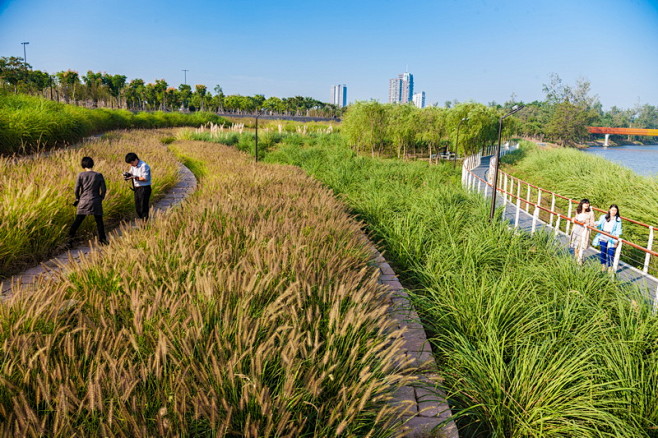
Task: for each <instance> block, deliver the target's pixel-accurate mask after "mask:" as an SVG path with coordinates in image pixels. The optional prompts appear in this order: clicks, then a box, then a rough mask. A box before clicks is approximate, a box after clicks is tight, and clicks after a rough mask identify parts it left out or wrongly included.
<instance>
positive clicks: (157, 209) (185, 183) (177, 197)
mask: <svg viewBox="0 0 658 438" xmlns="http://www.w3.org/2000/svg"><path fill="white" fill-rule="evenodd" d="M178 166H179V167H178V174H179V176H180V178H179V180H178V183H177V184H176V185H175V186H174V187H173V188H172V189H171V190H169V191H168V192H167V193H166V194H165V195H164V197H163V198H162V199H160V200H159V201H158V202H156V203H155V204H153V205H152V206H151V212H152V214H151V216H152V217H155V216H157V215H160V214H162V212H163V211H165V210H168V209H169V208H171V207H174V206H175V205H178V204H180V203H181V202H183V200H184V199H185V198H186V197H187V196H189V195H190V194H191V193H192V192H194V191H195V190H196V186H197V181H196V177H195V176H194V174H193V173H192V171H191V170H190V169H188V168H187V167H186V166H184V165H183V164H181V163H178ZM125 226H126V225H123V226H121V227H119V228H116V229H114V230H112V231H110V232H109V233H107V234H108V237H109V238H110V239H111V238H112V236H120V235H121V229H122V228H124V227H125ZM127 226H128V227H137V226H138V224H137V221H136V220H133V221H132V222H130V223H129V224H127ZM92 248H95V249H96V250H99V249H100V248H99V247H98V245H97V244H92V243H91V241H88V242H87V243H83V244H81V245H78V246H76V247H75V248H73V249H71V250H68V251H64V252H62V253H61V254H59V255H57V256H56V257H53V258H51V259H50V260H48V261H45V262H42V263H40V264H38V265H37V266H34V267H32V268H29V269H27V270H25V271H23V272H21V273H20V274H16V275H14V276H12V277H9V278H8V279H6V280H3V281H2V282H1V283H0V300H5V299H7V298H9V297H10V296H11V289H12V287H13V286H15V285H18V284H20V285H21V286H26V285H29V284H32V283H34V282H35V280H36V278H37V277H39V276H42V275H48V276H52V275H54V274H55V273H57V272H59V271H61V270H62V269H63V268H64V266H65V265H66V264H67V263H69V262H71V261H77V260H80V258H81V257H83V256H85V255H87V254H89V253H90V252H91V251H92Z"/></svg>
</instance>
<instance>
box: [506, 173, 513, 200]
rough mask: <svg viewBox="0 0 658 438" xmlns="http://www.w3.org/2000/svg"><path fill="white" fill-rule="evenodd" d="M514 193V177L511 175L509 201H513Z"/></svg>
mask: <svg viewBox="0 0 658 438" xmlns="http://www.w3.org/2000/svg"><path fill="white" fill-rule="evenodd" d="M512 193H514V178H513V177H511V176H510V178H509V195H507V199H508V200H509V202H512Z"/></svg>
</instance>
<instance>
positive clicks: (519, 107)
mask: <svg viewBox="0 0 658 438" xmlns="http://www.w3.org/2000/svg"><path fill="white" fill-rule="evenodd" d="M522 109H523V105H514V106H513V107H512V109H511V110H510V111H509V112H508V113H507V114H505V115H504V116H502V117H501V118H500V119H499V120H498V147H497V148H496V166H495V169H494V180H493V187H492V189H491V210H490V211H489V219H491V220H493V218H494V214H495V213H496V192H497V191H498V190H496V189H497V187H498V167H500V141H501V137H502V135H503V120H505V119H506V118H508V117H509V116H511V115H512V114H514V113H516V112H518V111H521V110H522Z"/></svg>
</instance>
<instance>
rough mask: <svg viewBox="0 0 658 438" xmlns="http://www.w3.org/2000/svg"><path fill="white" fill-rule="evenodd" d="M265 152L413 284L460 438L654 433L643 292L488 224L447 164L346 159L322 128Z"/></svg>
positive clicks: (477, 199) (537, 239) (652, 362)
mask: <svg viewBox="0 0 658 438" xmlns="http://www.w3.org/2000/svg"><path fill="white" fill-rule="evenodd" d="M331 143H333V145H332V144H331ZM268 160H270V161H276V162H282V163H288V164H295V165H298V166H301V167H302V168H303V169H305V170H306V171H308V172H309V173H310V174H312V175H314V176H315V177H317V178H318V179H319V180H321V181H323V182H324V183H325V184H327V185H328V186H329V187H331V188H332V189H333V190H334V191H335V192H336V193H337V194H338V195H339V196H340V197H342V198H343V199H345V200H346V202H347V204H348V205H349V206H350V207H351V208H352V210H353V211H354V212H355V213H356V214H357V215H358V217H360V218H361V219H362V220H363V221H364V222H365V223H366V224H367V227H368V229H369V231H370V233H371V234H372V236H373V238H375V239H378V240H379V241H380V242H381V244H382V246H383V247H384V248H385V250H386V254H387V259H388V260H389V261H391V262H392V263H393V264H394V265H395V267H396V272H397V273H398V275H399V276H400V277H401V278H402V281H403V283H404V284H405V285H407V286H408V287H410V288H413V293H412V294H411V295H412V298H413V301H414V304H415V306H416V309H417V310H418V312H419V314H420V315H421V319H422V322H423V325H424V326H425V328H426V331H427V332H428V336H429V337H430V342H431V343H432V349H433V351H434V353H435V356H436V359H437V361H438V363H439V369H440V373H441V375H442V377H444V378H445V385H446V386H445V389H446V391H447V393H448V396H449V401H450V405H451V408H452V410H453V413H456V416H457V418H458V420H457V423H458V426H459V427H460V436H462V437H477V438H479V437H501V438H502V437H629V438H630V437H634V438H637V437H653V438H655V437H657V436H658V397H657V395H656V394H657V393H656V388H658V315H657V314H656V312H655V311H654V309H653V305H652V303H651V301H650V299H649V297H648V296H647V295H646V294H647V291H639V290H636V289H634V288H633V287H632V286H629V285H627V284H622V283H620V282H617V281H616V280H615V279H614V278H611V277H609V276H608V275H606V274H604V273H601V272H600V270H599V269H600V268H599V266H598V264H597V263H591V264H590V263H586V264H585V265H584V266H578V265H577V264H576V263H574V261H573V258H572V257H571V256H569V254H568V253H567V252H566V251H565V250H564V249H562V248H561V247H559V246H558V244H557V243H556V242H555V240H554V239H553V237H552V236H549V235H547V234H544V233H541V232H539V233H535V234H534V235H528V234H525V233H516V232H515V231H514V230H511V229H509V228H508V226H507V224H505V223H504V222H502V221H493V222H492V221H489V219H488V211H489V209H488V204H487V202H486V201H485V200H484V199H482V197H481V196H480V195H479V194H472V193H468V192H466V191H465V190H464V189H463V188H462V187H461V183H460V180H459V170H453V168H452V165H451V164H446V165H438V166H429V165H428V164H427V163H420V162H402V161H398V160H381V159H373V158H369V157H363V156H358V155H356V154H355V153H353V152H352V151H351V150H350V149H349V148H348V147H347V146H346V145H345V142H344V140H342V139H341V138H340V137H335V136H334V137H332V139H328V140H326V141H325V142H324V144H323V146H306V147H298V146H296V145H289V146H282V147H281V148H279V149H278V150H277V151H275V152H273V153H271V154H270V155H269V156H268ZM609 177H610V178H612V175H610V176H609ZM620 184H622V183H621V182H620Z"/></svg>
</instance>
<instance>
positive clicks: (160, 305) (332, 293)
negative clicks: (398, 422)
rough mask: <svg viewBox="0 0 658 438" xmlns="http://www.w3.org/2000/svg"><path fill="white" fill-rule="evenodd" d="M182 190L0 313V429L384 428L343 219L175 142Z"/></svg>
mask: <svg viewBox="0 0 658 438" xmlns="http://www.w3.org/2000/svg"><path fill="white" fill-rule="evenodd" d="M172 146H173V147H175V148H176V151H177V153H178V154H180V155H182V156H184V157H185V159H186V160H190V161H193V162H197V163H203V166H202V167H203V168H204V169H205V175H206V176H202V179H201V181H200V185H199V189H198V191H197V192H196V193H195V194H194V195H193V196H192V197H191V198H190V199H189V200H187V201H185V203H184V208H181V209H175V210H173V211H171V212H169V213H168V214H167V215H163V216H160V217H158V218H156V219H155V220H153V221H150V222H149V223H148V224H147V225H146V226H144V227H142V228H140V229H134V230H129V231H127V232H126V233H125V234H124V235H123V236H122V237H120V238H118V239H116V240H115V241H113V243H112V245H110V246H109V247H108V248H107V249H106V250H105V251H104V252H103V254H102V256H100V255H99V254H97V253H94V254H93V255H92V257H91V258H90V259H87V260H84V261H83V262H81V263H79V264H73V265H72V266H71V268H70V271H69V272H68V273H66V274H63V276H61V277H60V278H58V279H54V280H51V281H46V282H43V283H41V284H39V285H38V286H37V287H36V288H34V289H33V290H25V291H23V292H21V291H17V293H16V295H15V298H14V299H13V300H12V301H11V302H9V303H8V304H7V305H5V306H2V307H0V322H1V324H0V343H1V344H0V345H2V352H3V354H2V355H0V370H1V372H0V380H1V381H2V384H1V385H0V434H2V435H6V436H37V435H48V436H53V437H68V436H245V437H275V436H276V437H312V436H313V437H320V436H370V437H383V436H391V435H393V434H394V430H393V429H392V423H391V421H392V418H393V417H394V413H393V412H392V411H391V408H390V407H387V405H385V404H383V402H384V401H385V400H386V399H387V398H388V397H389V396H390V394H391V392H392V391H394V390H395V389H396V388H397V387H398V386H399V385H402V384H404V383H405V381H406V378H405V377H404V376H403V375H402V374H400V372H398V371H397V370H396V368H394V365H393V364H394V362H395V361H396V360H399V358H398V352H399V347H400V340H399V334H397V333H393V334H387V332H388V331H389V330H390V328H391V325H392V322H391V321H390V320H389V317H388V316H387V313H386V310H387V309H386V306H385V305H383V304H382V301H383V293H384V292H383V290H382V287H381V286H380V285H378V284H377V277H376V275H375V272H373V270H372V268H367V261H368V260H369V254H368V250H367V249H366V248H365V247H364V245H363V243H362V242H361V241H360V239H359V231H360V230H359V224H357V223H355V222H354V221H353V220H352V219H350V217H349V216H348V215H347V214H346V212H345V209H344V207H343V205H342V204H341V203H339V202H337V200H336V199H335V198H334V197H333V196H332V194H331V193H330V192H329V191H328V190H326V189H324V188H322V187H321V185H320V184H319V183H317V182H315V181H313V180H312V179H311V178H309V177H307V176H305V175H303V174H300V172H299V171H298V169H296V168H293V167H285V166H273V165H263V164H259V165H256V164H254V163H253V162H252V160H251V159H250V158H249V157H246V156H245V155H244V154H241V153H238V152H236V151H235V150H231V149H229V148H226V147H223V146H217V145H210V144H200V143H194V142H177V143H174V144H173V145H172Z"/></svg>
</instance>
